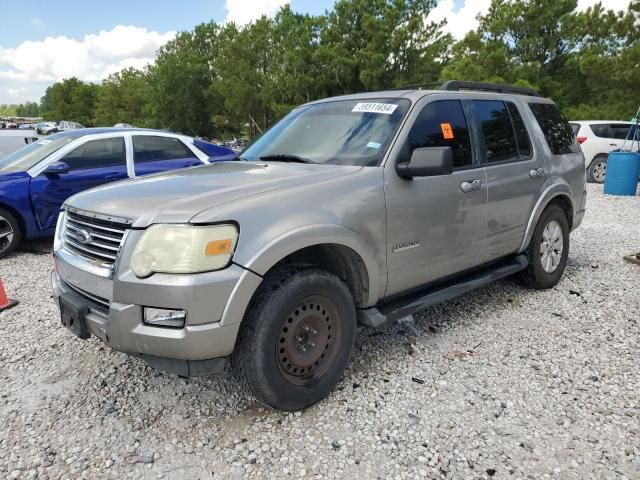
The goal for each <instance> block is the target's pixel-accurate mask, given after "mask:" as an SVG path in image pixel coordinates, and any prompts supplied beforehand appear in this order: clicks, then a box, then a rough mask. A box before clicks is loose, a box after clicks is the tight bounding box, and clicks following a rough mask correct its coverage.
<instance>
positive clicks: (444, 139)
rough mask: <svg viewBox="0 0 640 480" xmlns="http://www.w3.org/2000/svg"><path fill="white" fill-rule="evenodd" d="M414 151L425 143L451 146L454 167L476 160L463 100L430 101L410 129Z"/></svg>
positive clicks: (410, 143)
mask: <svg viewBox="0 0 640 480" xmlns="http://www.w3.org/2000/svg"><path fill="white" fill-rule="evenodd" d="M409 146H410V148H411V151H413V150H414V149H416V148H423V147H451V150H452V152H453V168H458V169H459V168H468V167H471V166H472V164H473V156H472V153H471V138H470V136H469V128H468V127H467V120H466V118H465V116H464V111H463V110H462V104H461V103H460V101H459V100H438V101H435V102H431V103H429V104H428V105H426V106H425V107H424V108H423V109H422V111H421V112H420V115H419V116H418V118H417V119H416V121H415V123H414V124H413V127H411V131H410V132H409Z"/></svg>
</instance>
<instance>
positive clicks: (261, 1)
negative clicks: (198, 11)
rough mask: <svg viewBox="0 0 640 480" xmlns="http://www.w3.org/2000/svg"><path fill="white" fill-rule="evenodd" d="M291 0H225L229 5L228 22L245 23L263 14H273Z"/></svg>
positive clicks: (227, 5)
mask: <svg viewBox="0 0 640 480" xmlns="http://www.w3.org/2000/svg"><path fill="white" fill-rule="evenodd" d="M290 1H291V0H225V5H226V7H227V18H226V19H225V21H226V22H235V23H237V24H239V25H245V24H247V23H249V22H251V21H253V20H257V19H258V18H260V17H261V16H262V15H266V16H268V17H271V16H273V15H274V14H275V13H276V12H277V11H278V10H279V9H280V7H283V6H285V5H287V4H288V3H290Z"/></svg>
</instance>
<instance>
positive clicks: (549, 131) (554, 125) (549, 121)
mask: <svg viewBox="0 0 640 480" xmlns="http://www.w3.org/2000/svg"><path fill="white" fill-rule="evenodd" d="M529 107H530V108H531V111H532V112H533V115H534V116H535V117H536V121H537V122H538V125H540V129H541V130H542V133H543V134H544V138H545V139H546V140H547V144H548V145H549V148H550V149H551V153H553V154H554V155H564V154H566V153H577V152H579V151H580V149H579V147H578V144H577V143H576V136H575V135H574V133H573V129H572V128H571V125H569V122H567V119H566V118H564V115H562V113H560V110H559V109H558V107H556V106H555V105H554V104H553V103H530V104H529Z"/></svg>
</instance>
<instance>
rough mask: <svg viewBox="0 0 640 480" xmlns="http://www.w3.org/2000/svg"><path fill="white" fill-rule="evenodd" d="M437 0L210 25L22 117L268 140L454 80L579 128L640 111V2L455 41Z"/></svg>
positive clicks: (500, 26) (518, 14) (518, 21)
mask: <svg viewBox="0 0 640 480" xmlns="http://www.w3.org/2000/svg"><path fill="white" fill-rule="evenodd" d="M436 3H437V2H436V1H435V0H338V1H337V2H336V3H335V5H334V7H333V9H332V10H330V11H327V12H325V14H324V15H318V16H311V15H306V14H300V13H296V12H294V11H292V10H291V8H290V7H289V6H285V7H283V8H281V9H280V11H279V12H278V13H277V14H276V15H275V16H274V17H273V18H267V17H262V18H260V19H258V20H257V21H255V22H253V23H251V24H249V25H247V26H244V27H241V26H238V25H236V24H234V23H227V24H224V25H221V24H217V23H215V22H209V23H203V24H200V25H198V26H196V27H195V28H194V29H193V30H192V31H186V32H181V33H179V34H178V35H177V36H176V38H175V39H174V40H172V41H170V42H169V43H167V44H166V45H165V46H163V47H162V48H161V49H160V50H159V52H158V55H157V58H156V60H155V62H154V63H153V64H152V65H150V66H149V67H147V68H145V69H143V70H137V69H133V68H128V69H124V70H122V71H120V72H118V73H115V74H113V75H111V76H109V77H108V78H107V79H105V80H104V81H103V82H101V83H100V84H93V83H86V82H83V81H80V80H78V79H77V78H69V79H65V80H63V81H61V82H57V83H55V84H53V85H51V86H50V87H49V88H47V90H46V93H45V95H44V97H43V98H42V100H41V102H40V104H39V105H37V104H35V103H34V104H26V105H20V106H18V107H19V108H21V109H22V110H21V111H27V108H28V109H29V110H28V111H29V112H31V111H37V112H38V113H39V114H40V115H42V116H43V117H45V118H46V119H48V120H56V121H59V120H62V119H65V120H73V121H78V122H80V123H83V124H85V125H87V126H89V125H96V126H97V125H107V126H108V125H113V124H115V123H121V122H124V123H130V124H133V125H135V126H139V127H152V128H166V129H170V130H173V131H176V132H182V133H186V134H190V135H199V136H204V137H210V138H211V137H228V136H232V135H233V136H241V135H246V134H247V133H248V132H249V131H251V132H255V131H258V132H259V131H262V130H264V129H265V128H268V127H269V126H270V125H272V124H273V123H274V122H275V121H277V120H278V119H279V118H281V117H282V116H283V115H285V114H286V113H287V112H288V111H289V110H291V109H292V108H293V107H294V106H296V105H299V104H301V103H304V102H308V101H310V100H314V99H318V98H323V97H327V96H332V95H339V94H346V93H354V92H361V91H368V90H382V89H387V88H398V87H402V86H405V85H415V84H422V85H437V84H439V83H441V82H443V81H445V80H448V79H458V80H473V81H487V82H497V83H506V84H513V85H519V86H525V87H532V88H535V89H537V90H539V91H540V92H541V93H542V94H543V95H545V96H549V97H551V98H553V99H554V100H555V101H556V102H557V103H558V104H559V106H560V107H561V108H562V109H563V111H564V112H565V115H566V116H568V117H570V118H572V119H584V118H587V117H589V118H594V119H596V118H611V119H628V118H630V117H631V116H632V114H633V113H634V112H635V110H636V109H637V107H638V103H640V93H639V92H640V88H639V87H640V68H639V67H640V42H639V41H638V39H639V37H640V0H633V1H632V2H631V4H630V5H629V7H628V9H627V10H626V11H624V12H614V11H611V10H606V9H605V8H603V7H602V5H601V4H596V5H595V6H593V7H591V8H589V9H587V10H585V11H577V10H576V5H577V0H493V1H492V4H491V7H490V9H489V11H488V12H487V13H486V14H485V15H483V16H481V17H479V26H478V28H477V29H476V30H475V31H471V32H469V33H468V34H467V35H466V36H465V37H464V38H463V39H461V40H460V41H457V42H456V41H454V39H453V38H452V37H451V35H449V34H447V33H445V32H444V30H443V26H444V22H439V23H438V22H432V21H427V20H426V19H427V16H428V14H429V12H430V11H431V10H432V9H433V8H435V6H436ZM1 107H3V106H0V108H1ZM16 113H17V108H16ZM25 116H27V115H25Z"/></svg>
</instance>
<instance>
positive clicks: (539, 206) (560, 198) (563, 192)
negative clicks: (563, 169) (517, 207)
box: [518, 184, 575, 253]
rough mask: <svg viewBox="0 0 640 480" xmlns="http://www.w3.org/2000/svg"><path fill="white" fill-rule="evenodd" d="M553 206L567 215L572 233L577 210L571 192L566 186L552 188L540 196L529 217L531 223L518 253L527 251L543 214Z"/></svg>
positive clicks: (528, 224)
mask: <svg viewBox="0 0 640 480" xmlns="http://www.w3.org/2000/svg"><path fill="white" fill-rule="evenodd" d="M552 204H555V205H558V206H559V207H560V208H562V209H563V210H564V212H565V213H566V215H567V221H568V222H569V231H571V229H572V228H573V217H574V214H575V208H574V206H573V201H572V200H571V190H570V188H569V186H568V185H565V184H559V185H555V186H551V187H549V188H548V189H547V190H546V191H545V192H544V193H543V194H542V195H541V196H540V198H539V199H538V202H537V203H536V205H535V206H534V208H533V211H532V213H531V216H530V217H529V222H528V223H527V228H526V230H525V235H524V238H523V239H522V243H521V244H520V248H519V249H518V253H522V252H524V251H525V250H526V249H527V246H528V245H529V242H530V241H531V237H532V235H533V231H534V229H535V228H536V225H537V223H538V220H540V216H541V215H542V212H544V211H545V209H546V208H547V207H548V206H549V205H552Z"/></svg>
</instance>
